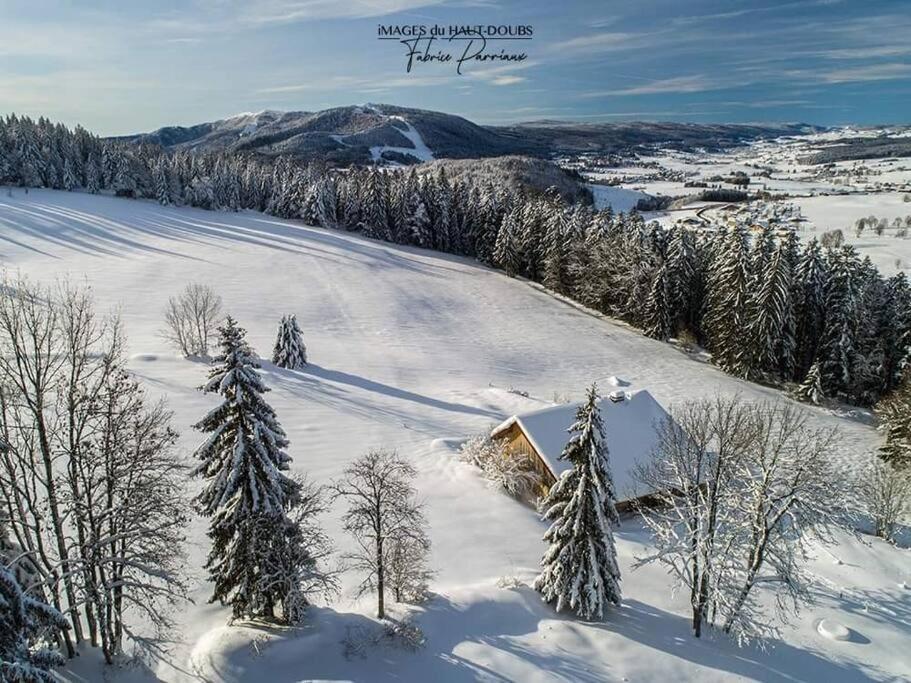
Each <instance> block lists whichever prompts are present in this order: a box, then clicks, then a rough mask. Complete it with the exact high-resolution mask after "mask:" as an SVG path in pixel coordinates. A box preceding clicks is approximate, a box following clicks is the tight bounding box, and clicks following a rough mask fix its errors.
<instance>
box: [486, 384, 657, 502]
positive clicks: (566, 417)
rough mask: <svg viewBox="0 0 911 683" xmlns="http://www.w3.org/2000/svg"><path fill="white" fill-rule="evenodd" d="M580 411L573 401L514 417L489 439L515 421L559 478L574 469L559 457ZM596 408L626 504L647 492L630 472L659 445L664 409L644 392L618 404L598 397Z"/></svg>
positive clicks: (617, 486)
mask: <svg viewBox="0 0 911 683" xmlns="http://www.w3.org/2000/svg"><path fill="white" fill-rule="evenodd" d="M614 379H616V378H614ZM620 394H623V392H620ZM618 397H619V396H618ZM578 409H579V404H578V403H572V404H564V405H558V406H553V407H550V408H542V409H540V410H536V411H533V412H530V413H525V414H523V415H516V416H513V417H511V418H509V419H508V420H506V421H505V422H503V423H502V424H500V425H499V426H498V427H497V428H496V429H494V430H493V432H492V434H491V435H492V436H496V435H497V434H500V433H502V432H503V431H504V430H505V429H507V428H509V427H510V426H511V425H512V424H513V423H515V422H518V423H519V425H520V426H521V428H522V431H523V432H524V433H525V435H526V436H527V437H528V440H529V441H530V442H531V443H532V445H533V446H534V447H535V450H537V451H538V453H539V454H540V455H541V459H542V460H543V461H544V463H545V464H546V465H547V467H548V468H549V469H550V471H551V472H552V473H553V475H554V477H555V478H559V477H560V475H561V474H562V473H563V472H565V471H566V470H569V469H571V468H572V463H570V462H568V461H566V460H561V459H560V455H561V454H562V453H563V448H564V447H565V446H566V444H567V442H568V441H569V438H570V434H569V432H568V429H569V427H570V425H572V424H573V422H574V421H575V415H576V411H577V410H578ZM598 409H599V412H600V413H601V420H602V422H603V424H604V438H605V443H606V445H607V450H608V457H609V461H610V467H611V473H612V475H613V479H614V487H615V489H616V492H617V500H618V501H624V500H629V499H631V498H636V497H638V496H641V495H643V494H645V493H648V492H647V491H643V490H641V486H638V485H637V483H636V481H635V479H634V477H633V474H634V469H635V467H636V465H638V464H640V463H642V462H645V461H646V459H647V457H648V455H649V453H651V451H652V449H653V448H654V447H655V445H656V444H657V442H658V432H657V427H658V425H660V424H661V423H662V421H664V420H666V419H667V418H668V417H669V416H668V414H667V411H665V409H664V408H663V407H662V406H661V405H660V404H659V403H658V402H657V401H656V400H655V399H654V398H652V395H651V394H649V393H648V391H646V390H644V389H640V390H638V391H633V392H628V393H626V394H625V399H624V400H620V401H617V402H615V401H613V400H611V399H610V398H602V399H601V400H600V401H599V402H598Z"/></svg>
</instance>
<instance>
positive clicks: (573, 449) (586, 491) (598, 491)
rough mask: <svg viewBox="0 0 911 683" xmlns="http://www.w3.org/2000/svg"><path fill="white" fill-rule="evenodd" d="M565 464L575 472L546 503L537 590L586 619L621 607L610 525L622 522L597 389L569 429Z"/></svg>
mask: <svg viewBox="0 0 911 683" xmlns="http://www.w3.org/2000/svg"><path fill="white" fill-rule="evenodd" d="M569 431H570V432H571V433H572V438H570V440H569V443H568V444H567V445H566V447H565V448H564V449H563V453H562V455H561V456H560V459H561V460H568V461H570V462H571V463H572V465H573V467H572V469H571V470H568V471H566V472H564V473H563V475H562V476H561V477H560V479H559V480H557V483H556V484H554V486H553V488H551V490H550V493H548V495H547V497H546V498H545V499H544V502H543V504H542V505H543V508H544V510H545V512H544V519H546V520H550V521H551V522H552V524H551V527H550V528H549V529H548V530H547V533H546V534H545V535H544V540H545V541H547V542H549V543H550V548H548V550H547V552H546V553H545V554H544V557H543V559H542V560H541V565H542V568H543V570H542V572H541V574H540V575H539V576H538V578H537V579H536V580H535V589H536V590H538V591H540V592H541V594H542V595H543V596H544V599H545V600H546V601H547V602H556V608H557V610H558V611H559V610H561V609H563V608H564V607H569V608H570V609H571V610H573V611H574V612H575V613H576V614H578V615H579V616H581V617H583V618H585V619H592V618H598V617H600V616H601V615H602V612H603V609H604V605H605V603H613V604H615V605H616V604H619V603H620V569H619V567H618V566H617V552H616V549H615V547H614V536H613V531H612V529H611V526H612V525H616V524H618V523H619V518H618V516H617V510H616V507H615V496H614V482H613V479H612V478H611V473H610V466H609V463H608V452H607V446H606V445H605V443H604V433H603V432H604V426H603V424H602V422H601V416H600V414H599V412H598V393H597V389H596V387H595V386H594V385H592V387H591V388H590V389H589V390H588V396H587V398H586V400H585V403H583V404H582V406H580V408H579V410H578V412H577V413H576V421H575V423H574V424H573V425H572V426H571V427H570V429H569Z"/></svg>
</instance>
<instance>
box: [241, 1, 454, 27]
mask: <svg viewBox="0 0 911 683" xmlns="http://www.w3.org/2000/svg"><path fill="white" fill-rule="evenodd" d="M442 3H443V0H341V1H340V0H245V1H243V2H237V3H232V4H233V5H234V6H235V7H236V8H237V16H238V18H239V19H240V20H242V21H244V22H245V23H250V24H286V23H290V22H296V21H306V20H310V19H365V18H369V17H381V16H385V15H388V14H395V13H396V12H405V11H410V10H416V9H421V8H424V7H433V6H435V5H440V4H442Z"/></svg>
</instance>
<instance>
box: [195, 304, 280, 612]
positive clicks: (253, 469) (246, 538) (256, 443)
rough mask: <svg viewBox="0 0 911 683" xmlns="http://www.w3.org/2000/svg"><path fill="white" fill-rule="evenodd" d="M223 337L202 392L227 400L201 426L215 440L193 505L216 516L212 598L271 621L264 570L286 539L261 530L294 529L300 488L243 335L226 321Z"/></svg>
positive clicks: (205, 447)
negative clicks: (290, 513) (290, 512)
mask: <svg viewBox="0 0 911 683" xmlns="http://www.w3.org/2000/svg"><path fill="white" fill-rule="evenodd" d="M219 335H220V340H219V344H220V346H221V354H220V355H219V356H217V357H216V358H215V360H214V366H213V368H212V370H211V371H210V372H209V379H208V381H207V382H206V383H205V384H204V385H203V386H202V387H201V389H202V391H204V392H206V393H218V394H220V395H221V396H222V402H221V403H220V404H219V405H218V406H217V407H216V408H214V409H213V410H211V411H210V412H209V414H208V415H206V416H205V417H204V418H203V419H202V420H200V422H199V423H198V424H197V425H196V429H199V430H200V431H202V432H205V433H207V434H209V436H208V438H207V439H206V440H205V441H204V442H203V443H202V444H201V445H200V446H199V447H198V448H197V449H196V453H195V457H196V458H197V459H198V460H199V461H200V464H199V465H198V466H197V468H196V470H195V473H196V474H197V475H199V476H202V477H204V478H205V485H204V487H203V489H202V491H201V492H200V493H199V495H198V496H197V497H196V500H195V502H196V505H197V508H198V510H199V511H200V513H201V514H203V515H206V516H207V517H209V518H210V523H209V532H208V533H209V538H210V539H211V540H212V548H211V550H210V552H209V557H208V560H207V562H206V568H207V569H208V570H209V575H210V577H211V579H212V581H213V583H214V584H215V588H214V591H213V594H212V597H211V601H212V602H214V601H216V600H217V601H219V602H221V603H222V604H230V605H231V606H232V608H233V614H234V617H235V618H239V617H255V616H267V617H271V616H273V613H274V606H275V603H276V602H277V601H278V599H279V598H280V596H277V595H275V594H274V593H272V592H271V591H270V590H268V589H266V588H264V585H263V576H262V573H261V571H262V566H263V564H264V558H268V557H270V556H272V555H274V554H275V552H276V548H275V545H274V544H275V543H281V542H282V541H283V540H284V539H285V536H284V535H283V534H263V533H261V530H262V528H263V527H268V528H275V527H282V526H284V525H285V524H290V521H286V520H287V516H286V511H287V509H288V508H289V507H290V506H291V505H292V503H293V501H294V499H295V498H296V496H297V492H298V485H297V484H296V483H295V482H294V481H293V480H292V479H290V478H289V477H288V476H287V475H285V474H284V472H285V471H286V470H287V469H288V463H289V462H290V460H291V458H290V457H289V456H288V454H287V453H285V451H284V449H285V447H286V446H287V445H288V439H287V438H286V436H285V432H284V430H282V427H281V425H280V424H279V423H278V420H277V418H276V415H275V411H274V410H273V409H272V407H271V406H270V405H269V404H268V403H266V401H265V400H264V398H263V394H264V393H265V392H266V391H268V387H266V385H265V384H264V382H263V380H262V378H261V377H260V376H259V374H258V373H257V372H256V370H257V368H258V367H259V364H258V362H257V360H256V357H255V355H254V353H253V350H252V349H251V348H250V347H249V346H248V344H247V342H246V340H245V338H244V336H245V331H244V330H243V329H242V328H240V327H238V326H237V323H236V322H235V321H234V320H233V319H232V318H231V317H228V318H227V319H226V320H225V323H224V325H223V326H222V327H220V328H219Z"/></svg>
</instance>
